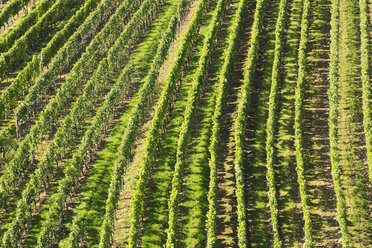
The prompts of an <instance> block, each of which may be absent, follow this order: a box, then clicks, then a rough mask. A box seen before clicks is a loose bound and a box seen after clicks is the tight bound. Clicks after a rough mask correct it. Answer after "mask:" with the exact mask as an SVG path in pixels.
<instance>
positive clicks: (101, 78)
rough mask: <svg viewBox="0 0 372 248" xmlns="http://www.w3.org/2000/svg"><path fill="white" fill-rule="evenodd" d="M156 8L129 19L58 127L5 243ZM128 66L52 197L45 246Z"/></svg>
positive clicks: (148, 6) (149, 4) (148, 5)
mask: <svg viewBox="0 0 372 248" xmlns="http://www.w3.org/2000/svg"><path fill="white" fill-rule="evenodd" d="M126 7H127V2H124V3H123V5H122V6H121V8H119V9H118V11H117V14H116V15H120V17H121V18H124V17H125V16H123V15H122V11H125V12H126V13H128V14H129V13H130V12H128V9H127V8H126ZM154 8H157V5H156V3H155V1H154V0H147V1H145V2H144V3H143V5H142V6H141V8H140V9H139V10H138V11H137V12H136V14H135V15H134V17H133V18H132V19H131V21H129V23H128V24H127V25H126V26H125V28H124V30H123V32H122V33H121V34H120V37H119V38H118V39H117V41H116V42H115V45H114V46H113V47H111V48H110V50H109V52H108V56H107V58H105V59H103V60H102V61H101V62H100V64H99V66H98V69H97V70H96V71H95V72H94V74H93V76H92V78H91V80H90V81H89V82H88V83H87V84H86V86H85V88H84V90H83V94H82V95H81V96H80V97H79V98H78V100H77V101H76V102H75V104H74V106H73V108H72V110H71V112H70V114H69V116H67V118H65V119H64V120H63V123H62V125H61V127H60V128H59V129H58V130H57V133H56V135H55V137H54V139H53V142H52V144H51V145H50V146H49V147H48V149H47V151H46V152H45V154H44V156H43V158H42V160H41V162H40V164H39V166H38V169H37V170H36V172H35V173H34V174H33V175H32V178H31V180H30V181H29V183H28V185H27V188H26V190H25V191H24V192H23V193H22V195H23V197H22V199H20V200H19V201H18V205H17V215H16V218H15V220H14V221H13V222H12V225H11V228H10V229H9V230H8V231H7V232H6V234H5V235H4V238H3V244H4V245H5V244H8V242H9V239H11V238H12V237H13V238H14V237H18V236H17V235H20V233H21V231H20V230H22V229H23V227H22V226H21V225H22V223H23V222H24V221H25V220H26V219H27V218H26V217H27V216H26V213H27V211H22V209H25V210H26V209H30V208H31V206H32V202H33V201H35V199H36V192H37V190H40V187H39V185H41V184H43V181H44V177H48V174H49V173H50V172H51V171H53V167H54V166H55V164H57V165H58V161H59V160H60V158H61V157H63V156H64V153H65V150H66V147H67V146H68V145H69V143H68V142H69V141H70V140H71V139H72V137H73V135H74V133H72V130H74V129H78V128H79V125H80V124H81V122H82V121H84V117H85V115H86V114H87V113H88V112H89V111H91V109H92V108H93V106H94V101H98V99H99V97H98V96H99V92H100V91H102V90H103V88H104V85H105V83H106V82H107V81H110V80H112V79H111V78H109V77H110V76H112V74H114V72H115V71H116V70H117V67H118V66H119V64H118V63H121V64H122V63H123V62H124V61H123V60H125V58H126V56H125V55H126V51H127V49H128V48H127V44H128V43H127V42H128V41H129V42H132V41H134V40H135V38H136V37H138V36H139V35H140V32H139V31H138V30H142V29H144V28H146V25H147V19H145V18H143V17H144V16H145V17H147V18H151V16H152V10H153V9H154ZM114 20H116V19H114ZM98 37H100V35H98ZM104 37H105V36H104ZM119 51H120V52H121V60H119V59H118V56H117V54H118V52H119ZM126 68H127V69H126V70H124V72H123V74H122V75H121V76H120V78H119V82H120V85H119V86H117V87H113V88H112V91H111V92H110V94H109V95H108V96H107V99H106V102H104V104H103V106H102V107H101V108H100V110H99V111H98V113H97V116H96V117H95V119H94V120H93V121H92V124H91V126H90V127H89V129H88V130H87V131H86V132H85V134H84V137H83V139H82V142H81V146H80V147H79V150H77V151H76V152H75V153H74V156H73V158H72V159H71V162H70V165H69V166H68V167H67V168H66V169H65V175H66V177H65V178H64V179H63V180H62V181H61V182H60V185H59V186H60V187H59V193H57V194H56V195H54V196H53V197H54V198H51V202H52V207H51V209H50V215H48V219H47V220H46V222H45V224H44V226H43V229H42V232H41V234H40V236H39V237H38V243H39V245H40V246H41V247H44V246H45V245H47V244H48V243H49V241H50V238H51V234H52V233H54V231H55V229H57V227H58V225H57V224H58V220H59V218H60V217H61V215H60V212H62V210H63V205H64V202H65V200H66V199H67V196H68V195H69V193H70V190H67V189H71V187H72V186H73V182H74V181H75V180H76V177H77V176H78V175H79V171H80V170H79V169H77V168H80V167H81V166H82V164H83V163H84V162H85V161H87V159H88V158H89V154H90V152H91V151H92V150H93V149H95V147H96V144H97V143H98V141H99V138H100V135H101V134H102V132H103V131H104V129H105V128H106V126H107V123H108V121H109V118H111V117H112V116H113V114H114V109H113V106H115V104H117V101H118V100H119V96H118V95H117V94H118V93H119V92H122V90H123V89H124V88H126V87H124V86H125V84H124V83H125V82H127V81H128V80H127V78H128V75H130V74H131V71H132V70H131V69H130V68H131V66H127V67H126ZM59 92H61V91H59ZM57 95H58V94H57ZM56 99H58V100H59V99H61V98H58V97H57V98H56ZM48 106H49V105H48ZM43 113H44V112H43ZM47 120H48V119H47ZM49 120H50V119H49ZM31 131H32V129H31ZM26 138H27V137H26ZM26 138H25V139H26ZM32 138H33V137H30V139H32ZM34 142H35V141H34ZM31 144H33V143H31ZM27 145H29V144H27V143H26V144H24V146H26V148H29V149H30V147H29V146H27ZM6 179H7V178H6ZM3 192H8V191H3ZM38 193H40V192H38ZM2 199H4V198H2ZM14 245H15V244H14Z"/></svg>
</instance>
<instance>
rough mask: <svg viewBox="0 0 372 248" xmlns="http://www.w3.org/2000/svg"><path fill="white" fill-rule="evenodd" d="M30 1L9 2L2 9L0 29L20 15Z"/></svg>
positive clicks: (14, 0)
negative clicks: (12, 18)
mask: <svg viewBox="0 0 372 248" xmlns="http://www.w3.org/2000/svg"><path fill="white" fill-rule="evenodd" d="M29 2H30V0H12V1H11V0H10V1H8V2H7V3H6V4H5V6H4V7H3V8H2V9H1V12H0V27H3V25H4V24H5V23H6V22H7V21H8V20H9V19H10V18H11V17H13V16H15V15H16V14H18V12H19V11H20V10H21V9H22V8H23V7H24V6H26V5H27V4H28V3H29Z"/></svg>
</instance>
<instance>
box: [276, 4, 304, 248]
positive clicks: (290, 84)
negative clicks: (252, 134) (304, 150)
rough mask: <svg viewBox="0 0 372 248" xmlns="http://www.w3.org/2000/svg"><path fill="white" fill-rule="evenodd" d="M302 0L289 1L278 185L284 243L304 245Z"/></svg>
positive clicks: (280, 123)
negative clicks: (299, 158) (297, 135)
mask: <svg viewBox="0 0 372 248" xmlns="http://www.w3.org/2000/svg"><path fill="white" fill-rule="evenodd" d="M302 5H303V4H302V1H301V0H295V1H290V2H288V11H289V14H288V15H289V16H288V24H287V25H288V28H287V30H286V32H285V33H284V42H285V43H284V45H283V51H284V55H283V60H282V61H283V62H282V78H281V80H280V83H279V84H280V87H279V89H280V93H279V94H280V95H279V98H278V99H279V105H278V106H279V107H278V113H277V118H278V122H277V124H276V125H277V131H276V132H277V134H276V140H275V149H276V163H275V167H276V178H277V184H278V185H277V188H278V206H279V223H280V224H281V232H282V240H283V246H285V247H301V242H302V241H301V238H302V236H303V232H302V230H301V228H299V226H303V221H302V215H301V203H300V197H299V191H298V184H297V181H296V180H293V178H295V177H296V170H295V167H296V160H295V150H294V140H293V135H294V128H293V120H294V104H293V102H294V97H295V94H294V93H295V87H296V80H297V58H298V56H297V54H298V47H299V39H300V30H301V27H300V22H301V13H302Z"/></svg>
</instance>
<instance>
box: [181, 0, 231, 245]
mask: <svg viewBox="0 0 372 248" xmlns="http://www.w3.org/2000/svg"><path fill="white" fill-rule="evenodd" d="M235 5H236V1H231V2H230V4H229V5H228V9H227V11H226V17H225V19H226V20H225V21H224V22H223V24H222V26H221V29H220V30H219V32H218V33H217V39H218V41H216V43H217V44H215V47H214V50H215V51H214V54H213V56H212V61H213V62H214V63H213V65H212V66H211V67H210V68H209V73H208V78H207V80H206V81H205V85H204V88H203V92H202V94H201V100H200V103H199V106H198V109H197V113H196V115H195V120H194V124H193V130H192V132H191V142H190V147H189V154H188V158H187V166H186V168H185V173H184V185H183V190H182V193H181V194H182V203H181V207H180V212H181V216H180V218H181V219H182V221H181V224H180V225H181V227H180V233H181V235H180V241H181V244H182V247H204V244H205V242H206V226H205V221H206V217H205V216H206V214H207V211H208V200H207V194H208V186H209V167H208V158H209V151H208V147H209V143H210V136H211V134H212V130H211V128H212V116H213V111H214V106H215V97H216V93H217V92H216V90H217V89H218V87H217V83H218V80H219V77H218V76H219V71H220V69H221V66H222V63H223V59H224V56H223V55H224V54H223V51H224V49H225V48H226V47H227V45H228V44H227V43H226V39H227V27H228V26H229V24H231V18H232V12H233V11H234V10H235V9H236V6H235ZM229 20H230V21H229Z"/></svg>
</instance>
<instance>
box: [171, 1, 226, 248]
mask: <svg viewBox="0 0 372 248" xmlns="http://www.w3.org/2000/svg"><path fill="white" fill-rule="evenodd" d="M225 7H226V0H219V1H218V3H217V7H216V9H215V11H214V13H213V17H212V21H211V23H210V24H209V29H208V32H207V34H206V36H205V38H204V43H203V48H202V51H201V56H200V59H199V62H198V68H197V70H196V73H195V75H194V79H193V83H192V88H191V89H190V91H189V94H188V98H187V103H186V109H185V115H184V120H183V122H182V125H181V132H180V134H179V137H178V143H177V155H176V164H175V166H174V172H173V179H172V190H171V194H170V198H169V201H168V210H169V219H168V226H169V227H168V229H167V243H166V247H169V248H171V247H175V246H177V245H176V240H177V220H178V215H177V212H178V204H179V193H180V192H179V191H180V186H181V182H182V174H183V169H184V167H185V163H186V155H187V150H188V147H189V146H188V144H189V140H190V132H191V125H192V123H193V119H194V115H195V112H196V107H197V104H198V100H199V97H200V91H201V87H202V85H203V82H204V81H205V79H206V76H207V72H208V66H209V63H210V59H211V54H212V51H213V47H214V41H215V38H216V34H217V31H218V28H219V27H220V24H221V20H222V15H223V13H224V11H225Z"/></svg>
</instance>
